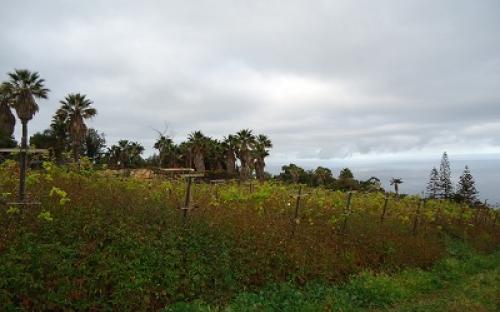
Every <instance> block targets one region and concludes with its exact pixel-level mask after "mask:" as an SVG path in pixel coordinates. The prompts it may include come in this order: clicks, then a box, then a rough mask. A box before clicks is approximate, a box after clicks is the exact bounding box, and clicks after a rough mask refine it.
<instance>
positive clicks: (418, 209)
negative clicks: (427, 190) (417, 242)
mask: <svg viewBox="0 0 500 312" xmlns="http://www.w3.org/2000/svg"><path fill="white" fill-rule="evenodd" d="M424 204H425V201H424V199H423V198H421V199H420V203H419V205H417V211H416V212H415V218H414V219H413V230H412V232H413V236H416V235H417V228H418V222H419V220H418V218H419V215H420V208H423V207H424Z"/></svg>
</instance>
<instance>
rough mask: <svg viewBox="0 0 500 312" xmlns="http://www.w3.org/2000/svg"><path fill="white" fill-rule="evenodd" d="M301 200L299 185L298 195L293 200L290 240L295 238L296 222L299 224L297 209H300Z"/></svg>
mask: <svg viewBox="0 0 500 312" xmlns="http://www.w3.org/2000/svg"><path fill="white" fill-rule="evenodd" d="M301 198H302V185H299V193H298V194H297V197H296V198H295V212H294V214H293V220H292V233H290V238H293V237H294V236H295V227H296V226H297V222H299V209H300V199H301Z"/></svg>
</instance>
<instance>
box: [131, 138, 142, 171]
mask: <svg viewBox="0 0 500 312" xmlns="http://www.w3.org/2000/svg"><path fill="white" fill-rule="evenodd" d="M127 150H128V156H129V161H130V165H133V166H137V165H140V163H141V161H142V158H141V154H142V153H143V152H144V146H142V145H141V144H140V143H138V142H130V143H129V145H128V147H127Z"/></svg>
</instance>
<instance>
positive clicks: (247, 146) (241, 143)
mask: <svg viewBox="0 0 500 312" xmlns="http://www.w3.org/2000/svg"><path fill="white" fill-rule="evenodd" d="M236 140H237V142H238V143H237V144H238V145H237V146H238V148H237V150H236V156H238V158H239V159H240V162H241V170H240V178H241V179H243V180H245V179H248V178H249V177H250V175H251V171H252V169H251V165H252V159H251V158H252V155H251V151H252V149H253V147H254V144H255V136H254V135H253V133H252V130H249V129H243V130H240V131H238V132H237V133H236Z"/></svg>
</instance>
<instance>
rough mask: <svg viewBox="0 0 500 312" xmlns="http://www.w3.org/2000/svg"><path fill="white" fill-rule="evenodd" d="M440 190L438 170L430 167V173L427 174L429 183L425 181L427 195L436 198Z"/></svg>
mask: <svg viewBox="0 0 500 312" xmlns="http://www.w3.org/2000/svg"><path fill="white" fill-rule="evenodd" d="M439 191H440V184H439V171H438V170H437V169H436V167H434V168H432V170H431V174H430V176H429V183H427V197H428V198H433V199H434V198H437V196H438V195H439Z"/></svg>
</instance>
